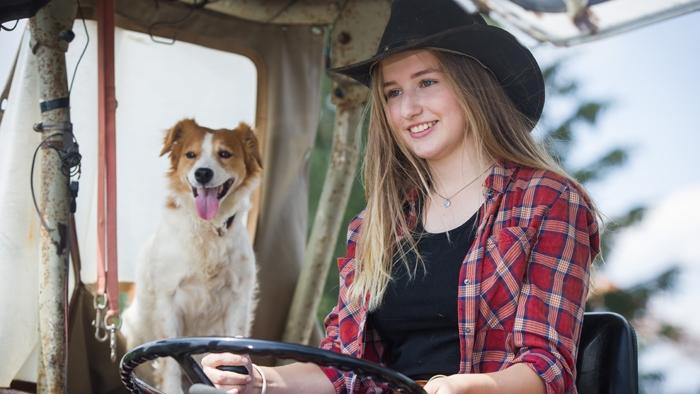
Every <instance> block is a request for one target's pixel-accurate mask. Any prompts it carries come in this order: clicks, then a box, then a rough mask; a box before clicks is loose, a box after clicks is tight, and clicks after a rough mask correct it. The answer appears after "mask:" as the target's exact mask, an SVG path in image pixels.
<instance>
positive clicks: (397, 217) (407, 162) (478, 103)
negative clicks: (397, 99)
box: [349, 49, 583, 310]
mask: <svg viewBox="0 0 700 394" xmlns="http://www.w3.org/2000/svg"><path fill="white" fill-rule="evenodd" d="M429 51H430V52H431V53H432V54H433V55H435V57H436V58H437V60H438V62H439V64H440V67H441V69H442V71H443V73H444V75H445V76H446V78H447V80H448V81H449V82H450V85H451V87H452V89H453V90H454V93H455V96H456V97H457V99H458V101H459V102H460V104H461V106H462V108H463V110H464V113H465V114H466V117H465V118H466V122H467V130H469V133H465V138H467V136H466V134H469V135H468V137H469V138H471V142H472V143H474V144H475V146H476V147H477V148H476V149H477V155H478V156H479V157H478V158H477V159H479V160H480V161H481V162H493V161H497V160H508V161H510V162H512V163H516V164H519V165H523V166H527V167H532V168H539V169H545V170H551V171H554V172H556V173H558V174H561V175H563V176H565V177H567V178H568V179H570V180H571V181H572V182H573V183H574V184H575V185H578V183H577V182H576V181H575V180H574V179H573V178H571V177H570V176H568V175H567V174H566V173H565V172H564V171H563V170H562V169H561V168H560V166H559V165H558V164H557V163H556V161H555V160H554V159H553V158H552V157H551V155H549V153H548V152H547V151H546V149H544V147H542V146H541V145H540V144H538V143H536V142H535V140H534V139H533V138H532V135H531V134H530V131H531V130H532V128H533V126H534V125H533V124H532V121H530V120H529V119H527V117H525V116H524V115H523V114H522V113H521V112H519V111H518V110H517V109H516V107H515V106H514V104H513V103H512V101H511V100H510V99H509V98H508V96H507V95H506V94H505V92H504V90H503V88H501V86H500V85H499V84H498V82H497V81H496V79H495V78H494V77H493V76H492V75H491V73H490V72H489V71H488V70H487V69H485V68H484V67H483V66H481V65H480V64H479V63H477V62H476V61H474V60H472V59H470V58H469V57H466V56H462V55H459V54H453V53H448V52H443V51H440V50H430V49H429ZM382 85H383V80H382V75H381V72H380V67H378V66H377V67H375V68H374V70H373V73H372V84H371V86H370V100H369V130H368V136H367V146H366V150H365V158H364V165H363V183H364V188H365V197H366V199H367V208H366V210H365V214H364V219H363V221H362V228H361V230H360V238H359V241H358V244H357V248H356V271H355V275H354V280H353V283H352V285H351V286H350V288H349V296H350V299H351V300H353V301H355V302H359V303H364V302H365V301H366V300H367V299H368V300H369V305H368V306H369V309H370V310H373V309H375V308H376V307H377V306H379V304H380V303H381V300H382V296H383V295H384V291H385V290H386V287H387V285H388V283H389V281H390V280H391V268H392V261H393V260H394V259H395V258H397V257H398V258H400V259H402V260H404V262H405V261H406V260H405V256H406V254H407V253H408V252H409V251H413V252H415V255H416V257H417V258H418V261H419V262H421V261H422V260H421V259H420V253H418V251H417V248H416V241H415V239H414V237H413V236H412V230H413V226H412V225H413V223H409V222H408V218H407V215H406V213H407V209H408V206H409V204H412V203H416V202H417V206H418V209H420V208H421V206H422V204H421V203H420V202H421V201H425V199H426V198H427V196H428V194H429V193H430V192H431V191H432V187H433V186H432V185H433V184H434V183H433V181H432V177H431V173H430V169H429V167H428V165H427V162H426V161H425V160H423V159H420V158H418V157H417V156H415V155H414V154H413V153H412V152H411V150H410V149H409V147H408V146H406V145H405V144H404V143H402V142H401V139H400V138H398V136H397V134H396V131H394V130H392V128H391V126H390V125H389V121H388V119H387V117H386V114H385V112H384V108H385V106H386V99H385V96H384V92H383V86H382ZM580 189H581V190H583V189H582V188H580ZM418 214H420V213H418Z"/></svg>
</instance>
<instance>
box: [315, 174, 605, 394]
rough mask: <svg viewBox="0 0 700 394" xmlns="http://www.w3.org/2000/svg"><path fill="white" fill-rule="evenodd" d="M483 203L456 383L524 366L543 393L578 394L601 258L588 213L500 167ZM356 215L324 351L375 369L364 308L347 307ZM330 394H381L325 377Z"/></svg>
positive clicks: (565, 190) (547, 182)
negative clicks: (588, 307)
mask: <svg viewBox="0 0 700 394" xmlns="http://www.w3.org/2000/svg"><path fill="white" fill-rule="evenodd" d="M484 190H485V196H486V202H485V204H484V205H483V206H482V207H481V212H480V215H479V217H480V218H481V220H480V223H479V226H478V229H477V233H476V238H475V242H474V244H473V245H472V247H471V248H470V249H469V251H467V252H466V257H465V259H464V262H463V263H462V268H461V271H460V275H459V276H460V277H459V288H458V294H457V297H458V302H457V305H458V308H459V310H458V317H459V326H458V330H459V338H460V352H461V361H460V365H459V370H460V373H485V372H495V371H499V370H502V369H505V368H507V367H508V366H510V365H513V364H515V363H525V364H526V365H528V366H529V367H530V368H532V370H533V371H534V372H536V373H537V374H538V375H539V376H540V377H541V378H542V380H543V381H544V382H545V385H546V388H547V393H548V394H549V393H576V387H575V380H576V353H577V348H578V341H579V336H580V331H581V323H582V321H583V312H584V304H585V300H586V294H587V291H588V282H589V268H590V265H591V262H592V260H593V259H594V258H595V256H596V255H597V254H598V252H599V234H598V224H597V222H596V218H595V215H594V214H593V213H592V211H591V209H590V204H589V203H588V202H587V201H586V200H585V198H584V196H583V195H582V194H581V193H580V191H579V190H578V189H577V188H576V187H575V186H574V185H573V184H571V182H569V181H568V180H567V179H565V178H564V177H562V176H560V175H558V174H555V173H553V172H550V171H544V170H535V169H532V168H526V167H520V166H516V165H513V164H510V163H499V164H497V165H496V166H494V168H493V169H492V171H491V174H490V175H489V176H488V178H487V179H486V182H485V188H484ZM362 218H363V214H360V215H359V216H358V217H356V218H355V219H354V220H353V221H352V222H351V223H350V226H349V230H348V246H347V255H346V256H345V257H344V258H341V259H338V268H339V271H340V288H339V295H338V304H337V305H336V307H335V308H334V309H333V310H332V311H331V312H330V313H329V314H328V316H327V317H326V321H325V326H326V337H325V338H324V339H323V341H322V342H321V347H322V348H323V349H328V350H332V351H336V352H341V353H344V354H349V355H352V356H355V357H358V358H363V359H366V360H370V361H374V362H381V355H382V346H381V339H380V338H379V337H378V335H377V333H376V331H374V330H373V329H372V327H367V326H366V324H365V323H366V319H367V312H368V311H367V308H366V307H364V306H360V305H358V304H357V303H352V302H350V301H349V299H348V298H347V289H348V286H349V285H350V284H351V283H352V280H353V276H354V273H355V246H356V243H357V237H358V233H359V231H360V226H361V224H362ZM324 372H325V373H326V375H327V376H328V377H329V379H330V380H331V382H333V384H334V386H335V388H336V391H337V392H339V393H340V392H381V388H380V387H377V386H375V385H374V384H372V382H370V381H356V377H355V375H353V374H351V373H341V372H338V371H336V370H335V369H333V368H324Z"/></svg>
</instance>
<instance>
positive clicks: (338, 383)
mask: <svg viewBox="0 0 700 394" xmlns="http://www.w3.org/2000/svg"><path fill="white" fill-rule="evenodd" d="M340 260H341V259H339V260H338V263H339V264H338V269H339V270H340V269H341V267H340V265H341V264H340ZM343 282H344V281H343V280H342V278H341V280H340V288H339V290H338V291H339V292H340V291H345V289H343ZM339 301H340V297H339ZM338 304H339V303H338ZM338 304H336V305H335V307H333V309H332V310H331V311H330V313H329V314H328V315H327V316H326V318H325V320H324V322H323V325H324V326H325V328H326V336H325V337H324V338H323V339H322V340H321V344H320V345H319V347H320V348H321V349H324V350H330V351H332V352H336V353H341V349H340V337H339V335H338V327H339V326H338V309H339V305H338ZM321 371H323V373H324V374H326V376H327V377H328V380H330V381H331V383H332V384H333V387H334V388H335V392H336V393H345V392H347V390H346V389H345V376H344V375H345V374H343V373H341V372H340V371H338V370H337V369H335V368H333V367H321Z"/></svg>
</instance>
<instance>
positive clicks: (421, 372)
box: [368, 214, 477, 379]
mask: <svg viewBox="0 0 700 394" xmlns="http://www.w3.org/2000/svg"><path fill="white" fill-rule="evenodd" d="M476 224H477V214H474V215H473V216H472V217H471V218H470V219H469V220H467V221H466V222H465V223H463V224H462V225H460V226H459V227H457V228H455V229H452V230H450V231H448V232H444V233H438V234H432V233H426V232H424V230H423V228H422V226H421V225H418V226H417V228H416V233H417V234H421V235H420V236H419V237H418V250H419V252H420V253H421V255H422V256H423V261H424V263H425V270H423V269H422V268H421V267H420V266H418V267H417V269H416V270H415V275H414V276H413V277H412V278H411V277H409V271H407V269H406V264H404V263H403V262H402V260H401V259H400V258H398V257H397V258H395V259H394V262H393V267H392V278H393V279H392V280H391V281H390V282H389V285H388V287H387V289H386V292H385V293H384V298H383V300H382V303H381V305H380V306H379V307H378V308H377V309H376V310H374V311H373V312H370V313H369V315H368V324H370V325H371V326H372V327H374V328H375V329H376V330H377V332H378V333H379V336H380V337H381V338H382V343H383V345H384V356H383V360H382V361H383V362H384V363H385V364H386V365H387V366H388V367H389V368H391V369H394V370H396V371H399V372H401V373H403V374H404V375H406V376H409V377H410V378H412V379H428V378H430V377H431V376H433V375H435V374H443V375H451V374H455V373H457V372H459V360H460V352H459V336H458V329H457V320H458V319H457V286H458V281H459V270H460V267H461V266H462V261H463V260H464V258H465V257H466V255H467V251H468V250H469V246H470V245H471V243H472V241H473V239H474V235H475V232H476ZM406 257H407V261H408V264H409V267H411V268H410V269H411V271H410V272H412V271H413V267H416V256H415V254H414V253H409V254H408V255H407V256H406Z"/></svg>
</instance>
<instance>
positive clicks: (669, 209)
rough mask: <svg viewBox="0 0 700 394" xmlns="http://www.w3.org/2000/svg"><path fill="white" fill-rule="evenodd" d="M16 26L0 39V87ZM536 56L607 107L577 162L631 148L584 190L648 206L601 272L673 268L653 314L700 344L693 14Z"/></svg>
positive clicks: (613, 202)
mask: <svg viewBox="0 0 700 394" xmlns="http://www.w3.org/2000/svg"><path fill="white" fill-rule="evenodd" d="M22 27H23V25H22V24H20V26H19V27H18V28H17V31H15V32H5V31H2V32H0V83H3V82H4V80H5V78H6V75H7V72H8V68H9V66H10V63H11V59H12V58H13V56H14V53H15V50H16V48H17V45H18V41H19V37H20V35H21V30H22ZM78 44H82V42H80V43H78ZM536 56H537V57H538V58H539V59H540V60H541V61H543V62H546V61H547V59H552V58H559V57H566V58H568V59H569V62H568V65H567V68H566V73H567V75H568V76H571V77H574V78H576V79H578V80H580V81H581V83H582V95H583V96H584V97H590V98H594V99H609V100H612V101H613V103H614V104H613V106H612V107H611V109H610V110H609V111H607V112H606V113H604V114H603V116H602V117H601V119H600V121H599V122H598V124H597V125H596V128H595V130H585V131H581V132H579V133H577V136H578V137H579V138H578V140H577V143H576V147H575V148H574V150H573V152H572V154H573V156H572V159H573V160H574V162H577V163H586V162H588V161H589V160H590V159H591V158H592V157H595V156H596V155H598V154H600V153H602V152H603V151H605V150H606V149H609V148H610V147H612V146H616V145H623V146H629V147H630V148H632V151H631V157H630V161H629V163H628V164H627V165H625V166H624V168H621V169H620V170H617V171H616V172H614V173H611V174H610V175H609V176H608V177H607V178H605V179H604V180H603V181H600V182H597V183H595V184H593V185H591V186H590V190H591V192H592V195H593V197H594V199H595V200H596V202H597V203H598V205H599V206H600V208H601V209H602V211H603V213H604V214H606V215H608V216H615V215H616V214H619V213H621V212H623V211H624V210H625V209H627V208H629V207H631V206H633V205H637V204H643V205H647V206H648V207H649V209H650V210H649V214H648V215H647V218H646V219H645V220H644V222H643V223H642V224H640V226H638V228H635V229H634V230H631V231H628V232H626V233H624V234H621V236H620V240H619V243H618V245H617V246H616V248H615V250H614V251H613V252H612V253H611V255H610V256H607V261H608V265H607V268H606V270H605V272H604V274H605V275H607V276H608V277H609V278H610V279H611V280H613V281H614V282H615V283H617V284H618V285H621V286H628V285H632V284H634V283H637V282H639V281H640V280H644V279H646V278H648V277H650V276H652V275H653V274H654V273H657V272H659V271H660V270H662V269H663V268H664V267H666V266H667V264H668V263H669V262H671V261H680V262H681V263H682V265H683V270H684V271H683V272H684V273H683V277H682V278H681V282H680V284H679V288H678V289H677V290H676V292H674V293H672V294H668V295H665V296H664V297H661V298H660V299H659V300H657V301H655V302H654V304H653V305H652V311H653V313H655V314H657V315H658V316H660V317H663V318H666V319H670V320H672V321H674V322H676V323H679V324H681V325H683V326H684V327H685V328H686V329H687V330H688V332H689V333H690V334H691V335H692V336H694V337H695V338H696V339H698V340H700V317H696V316H694V315H693V314H692V313H688V312H689V311H690V310H696V307H695V305H696V304H697V301H700V286H697V283H698V282H700V253H699V252H698V250H700V248H698V247H697V246H696V245H697V244H698V234H700V217H699V216H698V212H700V210H698V207H697V204H698V202H700V171H698V170H700V160H698V158H697V156H698V155H700V153H699V152H698V150H699V149H700V132H699V131H700V130H698V128H699V127H698V126H697V119H698V118H699V117H700V116H699V115H700V100H699V99H698V92H699V91H700V13H697V12H696V13H693V14H689V15H685V16H682V17H678V18H675V19H673V20H669V21H664V22H660V23H657V24H654V25H652V26H647V27H644V28H641V29H637V30H635V31H632V32H627V33H624V34H621V35H618V36H615V37H611V38H608V39H605V40H603V41H598V42H593V43H587V44H582V45H579V46H575V47H571V48H555V47H550V46H541V47H540V48H538V49H537V50H536ZM81 67H85V68H87V67H89V66H86V65H83V66H81ZM82 71H85V69H83V70H82ZM71 72H72V70H71ZM655 346H656V347H652V348H651V349H653V350H654V351H653V352H651V353H649V352H647V356H642V357H643V359H642V361H641V364H642V367H643V368H645V367H648V368H652V369H653V368H660V367H661V368H663V367H664V366H666V367H668V366H669V365H673V366H674V368H673V369H668V370H667V374H668V382H667V384H666V386H664V392H669V393H685V392H698V390H700V364H698V362H697V361H692V357H686V355H684V354H683V353H682V352H680V353H679V351H678V349H673V348H672V346H671V347H669V346H668V344H663V343H662V344H660V345H658V344H657V345H655ZM664 346H665V347H664ZM698 350H700V349H698ZM649 354H651V356H649ZM645 357H646V358H645ZM665 360H667V361H665Z"/></svg>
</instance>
